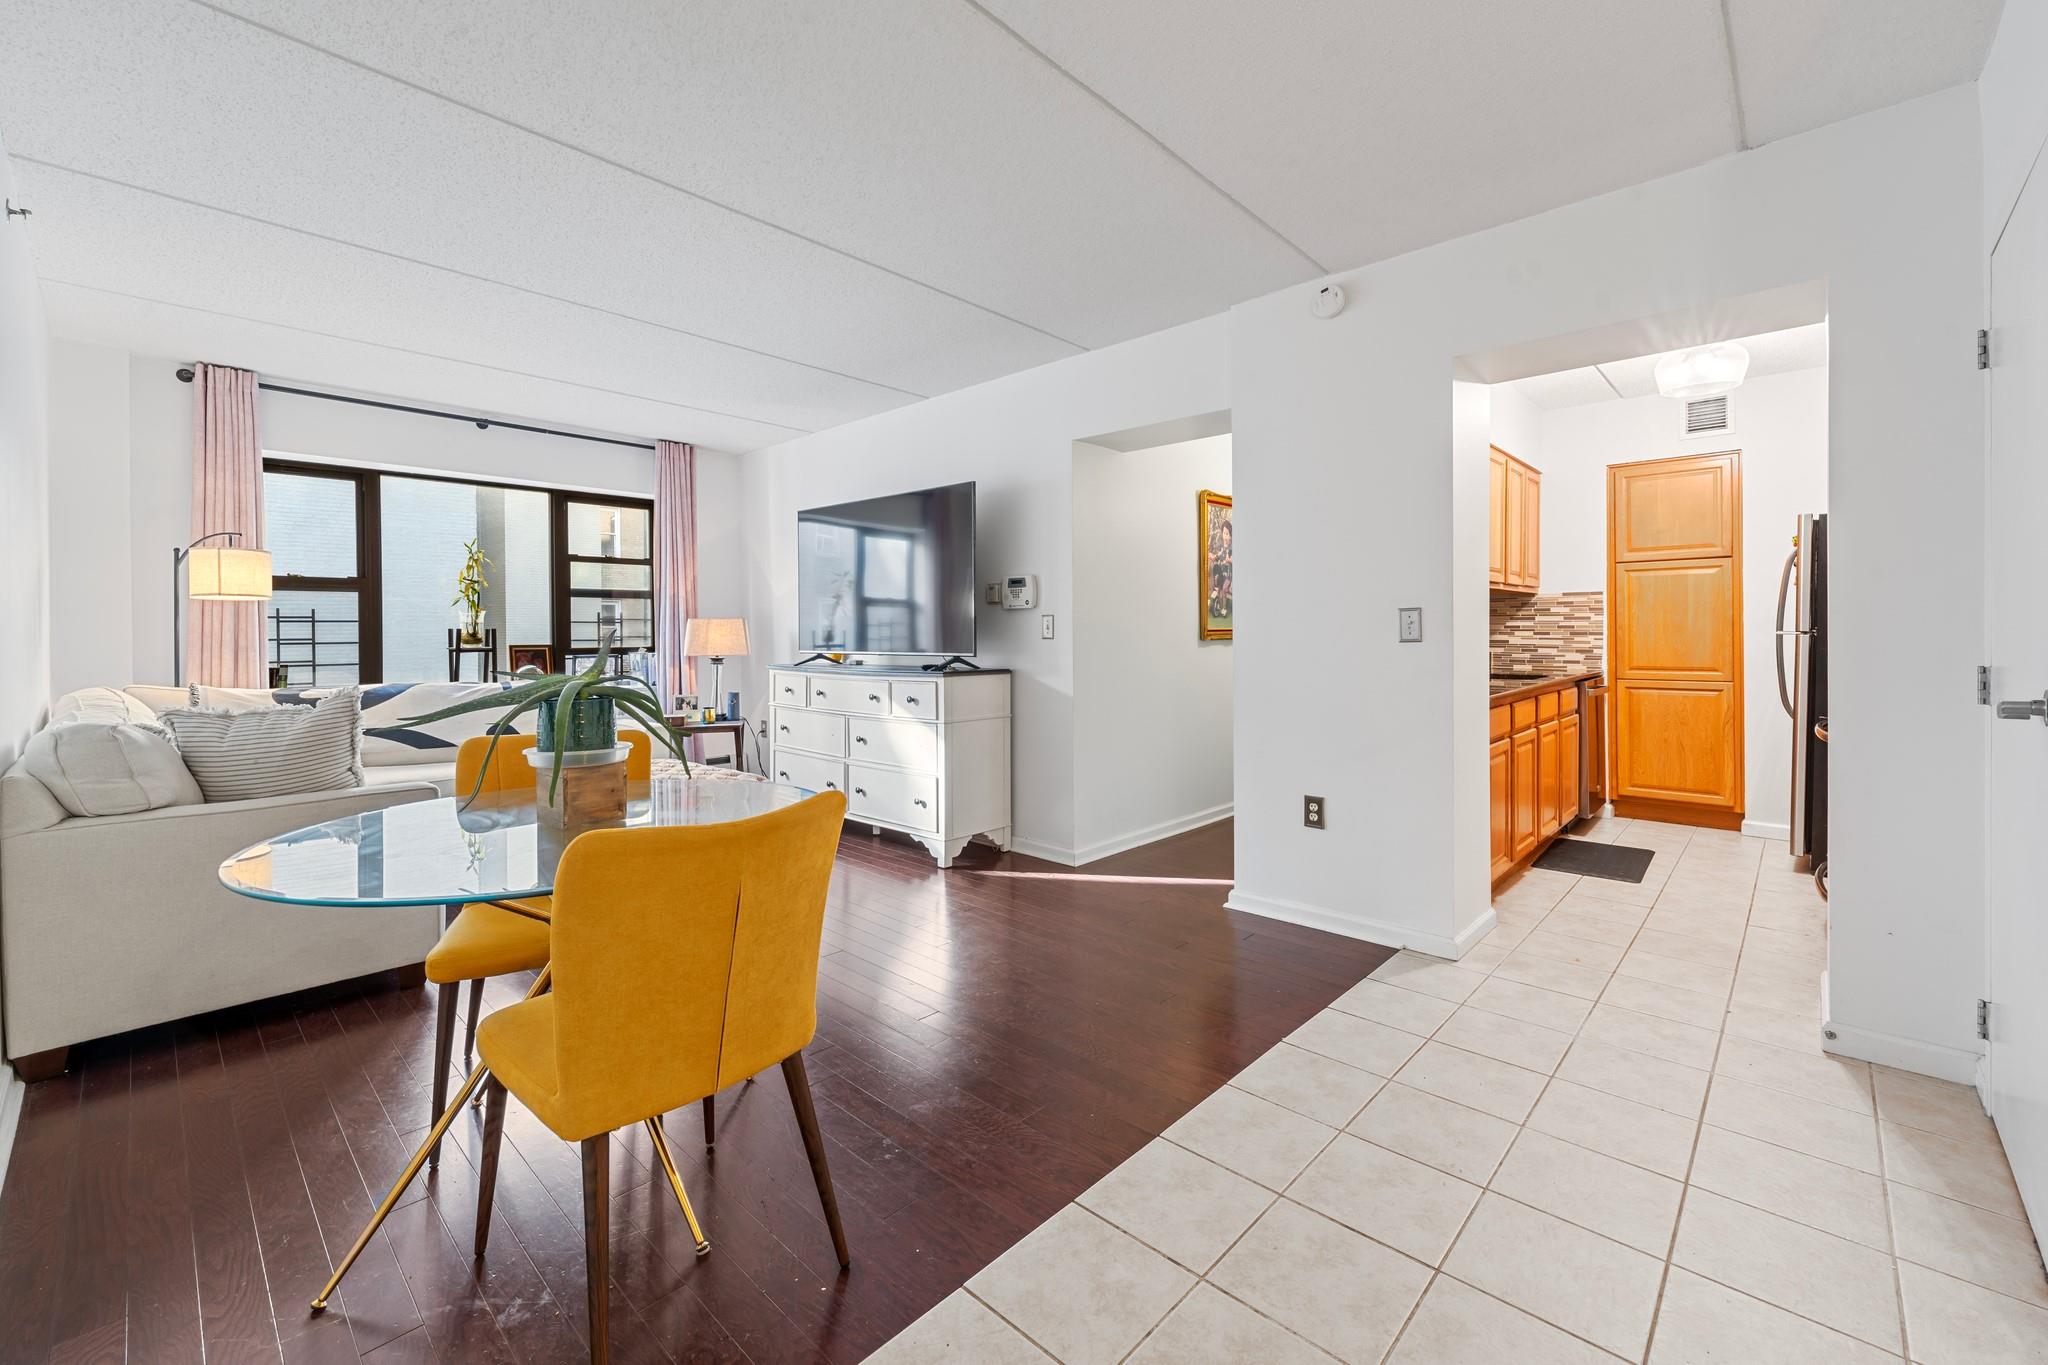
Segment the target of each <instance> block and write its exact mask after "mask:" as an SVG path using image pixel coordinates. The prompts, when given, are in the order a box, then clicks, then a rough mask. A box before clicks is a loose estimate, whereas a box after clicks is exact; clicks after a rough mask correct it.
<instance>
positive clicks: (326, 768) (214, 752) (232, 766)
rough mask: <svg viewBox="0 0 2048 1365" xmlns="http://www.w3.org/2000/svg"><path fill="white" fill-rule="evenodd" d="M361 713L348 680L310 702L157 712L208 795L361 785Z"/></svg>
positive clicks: (236, 797)
mask: <svg viewBox="0 0 2048 1365" xmlns="http://www.w3.org/2000/svg"><path fill="white" fill-rule="evenodd" d="M361 719H362V707H361V694H360V693H359V692H358V691H357V690H356V689H355V688H353V687H349V688H344V689H342V690H341V691H339V692H336V693H335V694H334V695H333V696H331V697H327V698H325V699H323V700H322V701H321V702H320V703H319V704H318V705H317V706H273V707H271V708H269V709H268V710H263V711H241V712H230V711H198V710H186V711H166V712H164V714H163V722H164V724H165V725H166V726H168V727H170V731H171V734H172V736H173V737H174V738H175V739H176V740H177V741H178V752H179V753H180V754H182V755H183V756H184V759H185V766H186V767H187V768H190V769H191V770H192V776H194V777H196V778H198V779H199V789H200V790H201V791H203V792H205V793H206V799H207V800H208V801H249V800H254V799H256V798H258V797H266V796H297V795H300V794H301V793H304V792H326V791H342V790H346V789H348V788H350V787H360V786H362V785H363V764H362V754H361V744H362V736H361V735H360V734H359V733H358V732H357V727H358V725H360V723H361Z"/></svg>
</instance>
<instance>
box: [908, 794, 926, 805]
mask: <svg viewBox="0 0 2048 1365" xmlns="http://www.w3.org/2000/svg"><path fill="white" fill-rule="evenodd" d="M924 803H925V801H924V798H923V797H922V796H917V797H912V798H911V804H912V805H916V806H922V805H923V804H924Z"/></svg>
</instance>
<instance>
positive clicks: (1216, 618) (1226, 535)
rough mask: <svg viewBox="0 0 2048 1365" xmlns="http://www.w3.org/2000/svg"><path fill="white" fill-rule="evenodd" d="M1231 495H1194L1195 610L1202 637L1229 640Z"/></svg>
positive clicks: (1232, 607) (1232, 612) (1232, 618)
mask: <svg viewBox="0 0 2048 1365" xmlns="http://www.w3.org/2000/svg"><path fill="white" fill-rule="evenodd" d="M1230 541H1231V534H1230V495H1229V494H1228V493H1218V492H1215V491H1214V490H1212V489H1207V488H1205V489H1203V490H1202V491H1201V492H1199V493H1197V494H1196V495H1195V611H1196V621H1197V625H1198V628H1199V630H1200V632H1201V638H1202V639H1204V640H1228V639H1230V638H1231V635H1232V633H1233V631H1234V630H1235V629H1236V624H1237V623H1236V605H1237V604H1236V596H1237V594H1236V592H1235V590H1234V588H1235V585H1234V584H1233V582H1232V579H1231V546H1230Z"/></svg>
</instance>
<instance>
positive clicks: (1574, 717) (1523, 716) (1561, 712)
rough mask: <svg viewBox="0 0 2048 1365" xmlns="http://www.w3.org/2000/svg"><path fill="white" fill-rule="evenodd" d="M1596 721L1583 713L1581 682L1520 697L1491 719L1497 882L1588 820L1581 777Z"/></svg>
mask: <svg viewBox="0 0 2048 1365" xmlns="http://www.w3.org/2000/svg"><path fill="white" fill-rule="evenodd" d="M1588 701H1589V703H1590V701H1591V698H1589V699H1588ZM1590 721H1591V717H1590V715H1589V714H1587V713H1586V712H1582V710H1581V708H1580V698H1579V684H1578V683H1576V682H1573V683H1569V684H1565V685H1563V686H1553V687H1549V688H1547V689H1545V690H1541V691H1536V692H1533V693H1527V694H1523V695H1520V696H1516V697H1514V698H1513V699H1512V700H1508V701H1502V702H1499V703H1496V704H1495V705H1494V706H1493V707H1492V709H1491V711H1490V712H1489V714H1488V716H1487V736H1488V741H1489V742H1488V746H1487V751H1486V755H1487V774H1486V776H1487V798H1488V817H1489V821H1490V826H1491V827H1490V830H1489V851H1490V853H1491V855H1492V876H1493V880H1494V881H1495V882H1498V881H1499V880H1500V879H1501V878H1502V877H1503V876H1505V875H1506V874H1507V873H1509V872H1512V871H1513V870H1515V869H1516V868H1517V867H1521V866H1524V865H1526V864H1527V863H1528V862H1529V860H1530V859H1532V858H1534V857H1535V856H1536V854H1537V853H1538V852H1540V851H1541V850H1542V848H1543V846H1544V845H1545V844H1547V843H1548V842H1549V841H1550V840H1551V839H1554V838H1556V837H1557V836H1558V835H1560V834H1562V833H1563V832H1564V831H1565V830H1566V829H1567V828H1569V827H1570V826H1571V824H1572V822H1573V821H1575V820H1577V819H1578V818H1579V817H1580V816H1581V815H1583V814H1585V813H1586V812H1585V811H1584V810H1583V809H1581V807H1580V802H1579V776H1580V773H1581V771H1582V770H1584V768H1583V763H1584V760H1582V758H1581V756H1580V753H1581V735H1582V733H1584V731H1585V727H1586V726H1587V725H1588V724H1589V723H1590ZM1596 761H1597V760H1596Z"/></svg>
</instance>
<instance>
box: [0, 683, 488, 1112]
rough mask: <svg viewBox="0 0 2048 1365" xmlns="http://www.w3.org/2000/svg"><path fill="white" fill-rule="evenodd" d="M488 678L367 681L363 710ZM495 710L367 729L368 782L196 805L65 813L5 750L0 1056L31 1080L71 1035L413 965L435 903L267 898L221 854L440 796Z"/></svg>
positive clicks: (151, 702)
mask: <svg viewBox="0 0 2048 1365" xmlns="http://www.w3.org/2000/svg"><path fill="white" fill-rule="evenodd" d="M485 686H493V685H486V684H476V683H467V684H438V683H422V684H416V685H414V686H413V687H411V688H405V689H401V688H396V687H381V688H378V687H372V688H365V689H364V709H365V714H364V724H365V725H366V726H368V725H393V724H396V723H398V722H400V721H401V720H402V718H403V717H404V716H410V715H419V714H424V713H425V712H427V711H431V710H435V709H438V708H439V707H441V706H444V705H447V704H449V702H450V701H452V700H459V699H461V697H462V696H465V695H474V694H476V693H477V691H478V690H479V688H480V687H485ZM187 700H188V697H187V693H186V692H185V690H184V689H178V688H165V687H147V686H133V687H126V688H119V689H115V688H93V689H87V690H86V692H83V693H73V694H71V695H70V696H67V697H64V698H60V699H59V700H58V702H57V703H56V704H54V705H53V707H52V710H51V716H52V722H53V723H59V722H62V723H70V724H79V723H92V722H95V721H99V722H104V723H109V724H117V723H122V722H124V721H129V722H131V723H132V722H133V720H134V719H136V718H138V717H143V716H146V715H147V713H148V712H157V713H160V712H162V711H164V710H167V709H170V708H172V707H175V706H183V705H186V704H187ZM306 700H310V698H308V697H307V696H305V695H304V694H294V693H276V694H273V693H268V692H227V691H222V690H219V689H206V690H205V695H204V696H203V697H202V701H203V702H204V703H205V704H206V705H209V706H215V707H224V708H228V709H240V708H247V707H259V706H274V705H279V704H291V703H293V702H303V701H306ZM137 702H139V703H141V704H142V707H146V708H147V712H145V711H143V710H141V709H140V708H137V707H135V706H134V703H137ZM124 708H126V710H125V711H124ZM494 718H495V713H492V712H479V713H475V714H472V715H469V716H464V717H460V718H458V719H457V720H454V721H449V722H443V723H441V724H439V725H435V726H432V727H427V728H426V729H408V730H407V731H406V734H405V736H404V737H403V738H401V739H384V738H372V739H369V740H367V741H366V742H365V743H364V746H363V765H364V774H365V785H364V786H362V787H358V788H352V789H348V790H342V791H330V792H315V793H311V794H307V795H300V796H284V797H268V798H264V799H261V800H255V801H228V802H216V803H207V802H205V801H204V800H203V799H199V796H198V792H197V788H196V786H194V787H193V788H192V789H191V793H190V796H189V797H182V798H177V799H179V800H181V802H182V803H181V804H173V805H164V806H161V807H159V808H157V809H152V810H139V811H135V812H133V813H128V814H115V815H74V814H71V813H70V812H69V811H67V810H66V809H65V807H64V806H63V805H62V804H60V803H59V801H58V798H57V797H56V795H54V794H53V793H52V791H51V790H50V788H49V787H47V786H46V785H45V784H44V782H43V781H41V780H39V779H38V778H37V777H36V776H35V775H33V774H32V773H31V772H30V771H28V765H27V760H26V758H25V759H24V760H23V761H21V762H17V763H16V764H15V765H14V766H13V767H12V768H10V769H9V770H8V771H7V772H6V773H5V774H4V775H0V977H4V986H5V994H4V999H5V1007H6V1021H5V1022H6V1033H5V1036H6V1043H7V1053H8V1056H9V1058H10V1059H11V1060H13V1061H14V1062H15V1064H16V1067H17V1069H18V1070H20V1071H21V1072H22V1074H23V1075H24V1078H26V1079H35V1078H37V1077H40V1076H43V1075H48V1074H54V1073H55V1072H56V1071H61V1070H62V1069H63V1066H64V1054H65V1050H66V1049H67V1048H69V1047H70V1045H72V1044H74V1043H79V1042H83V1041H85V1040H87V1039H91V1038H100V1037H105V1036H107V1035H109V1034H113V1033H119V1032H122V1031H124V1030H127V1029H133V1028H141V1027H144V1026H146V1025H150V1024H158V1023H163V1022H166V1021H169V1020H173V1019H181V1018H184V1017H186V1016H188V1015H193V1014H199V1013H203V1012H205V1011H207V1010H215V1009H221V1008H223V1007H226V1006H229V1005H237V1004H241V1003H244V1002H246V1001H250V1000H259V999H263V998H265V997H268V996H273V995H280V994H283V993H285V992H288V991H294V990H301V989H304V988H306V987H309V986H316V985H322V984H325V983H327V982H332V981H342V980H347V979H348V978H350V977H355V976H362V975H366V974H368V973H371V972H377V971H384V970H388V969H392V968H409V967H414V966H415V965H416V964H418V963H420V962H421V961H422V960H423V959H424V958H425V957H426V954H427V950H428V949H429V948H431V947H432V946H433V944H434V940H435V938H436V937H437V936H438V934H439V926H440V912H439V911H436V910H432V909H425V910H422V909H393V910H361V909H337V908H319V907H307V908H293V907H285V906H279V905H271V904H266V903H263V902H259V901H254V900H249V899H247V898H245V897H242V896H238V895H235V894H234V893H232V892H230V891H227V890H226V889H224V888H223V887H222V886H221V885H220V881H219V876H218V872H219V867H220V863H221V861H222V860H223V859H225V858H227V857H228V856H229V855H230V854H233V853H236V852H238V851H240V850H241V849H244V848H246V847H248V846H249V845H250V844H254V843H258V842H260V841H261V840H263V839H265V838H268V837H270V836H272V835H277V834H283V833H285V832H287V831H289V830H293V829H298V828H300V827H302V826H305V825H311V824H317V823H319V822H321V821H323V820H333V819H338V818H341V817H343V816H347V815H353V814H356V813H358V812H361V811H365V810H374V809H380V808H382V807H386V806H392V805H397V804H400V803H402V802H407V801H423V800H430V799H432V798H434V797H435V796H437V795H441V794H442V793H443V792H444V791H445V790H446V789H447V788H448V787H449V786H450V785H451V784H452V782H453V779H454V772H455V768H454V749H455V746H456V745H458V744H459V743H460V741H461V739H462V738H464V737H466V736H467V735H469V734H480V733H482V732H483V730H484V728H485V727H486V726H487V725H489V724H490V723H491V721H492V720H493V719H494ZM522 728H525V727H522Z"/></svg>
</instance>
